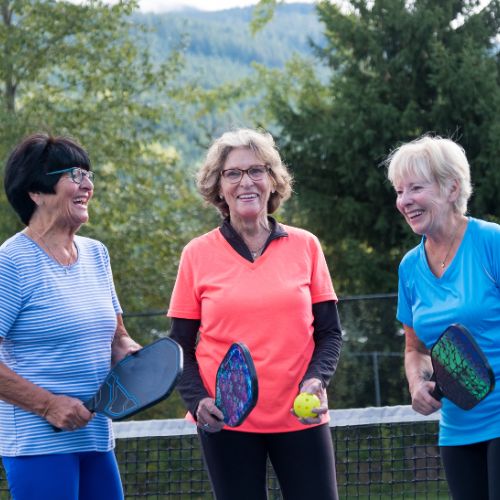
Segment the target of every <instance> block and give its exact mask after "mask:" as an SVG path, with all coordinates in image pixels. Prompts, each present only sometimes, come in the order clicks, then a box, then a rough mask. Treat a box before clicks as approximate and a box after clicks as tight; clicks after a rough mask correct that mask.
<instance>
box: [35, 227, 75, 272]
mask: <svg viewBox="0 0 500 500" xmlns="http://www.w3.org/2000/svg"><path fill="white" fill-rule="evenodd" d="M28 231H30V232H31V233H33V234H34V235H35V236H36V237H37V238H38V239H39V240H40V242H41V243H42V244H43V247H44V248H45V250H46V251H47V253H48V254H49V255H50V256H51V257H52V259H54V260H55V261H56V262H57V263H58V264H59V265H60V266H61V267H62V268H63V269H64V271H65V273H66V274H68V271H69V267H70V266H71V261H72V260H73V257H72V256H71V255H70V257H69V259H68V263H67V264H64V263H63V262H61V261H60V260H59V259H58V258H57V257H56V256H55V255H54V254H53V253H52V251H51V250H50V248H49V246H48V245H47V242H46V241H45V239H44V238H43V236H42V235H41V234H40V233H38V232H37V231H35V230H34V229H33V228H32V227H29V226H28V227H27V228H26V232H28ZM28 236H30V235H29V234H28ZM31 239H33V237H31ZM73 245H74V243H73Z"/></svg>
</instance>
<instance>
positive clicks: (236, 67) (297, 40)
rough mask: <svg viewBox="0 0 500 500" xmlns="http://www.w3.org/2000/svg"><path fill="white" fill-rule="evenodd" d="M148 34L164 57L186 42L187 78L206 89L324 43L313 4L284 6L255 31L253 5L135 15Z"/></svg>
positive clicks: (153, 47) (280, 64) (155, 50)
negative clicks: (312, 44) (252, 29)
mask: <svg viewBox="0 0 500 500" xmlns="http://www.w3.org/2000/svg"><path fill="white" fill-rule="evenodd" d="M134 19H135V20H136V22H137V23H140V24H143V25H144V26H146V27H147V28H148V29H149V30H150V32H149V34H148V35H147V43H148V45H149V47H150V50H151V54H152V56H153V58H156V59H157V60H161V59H162V58H164V56H165V54H167V53H169V52H170V51H171V50H173V49H175V48H176V47H178V46H179V43H180V42H181V40H184V42H185V44H186V46H185V51H184V56H185V64H186V67H185V72H184V77H185V78H186V80H189V81H191V82H192V81H198V82H199V83H200V84H202V85H203V86H206V87H213V86H216V85H220V84H221V83H224V82H227V81H234V80H237V79H240V78H241V77H244V76H248V75H249V74H250V73H251V72H252V67H251V64H252V63H260V64H262V65H264V66H267V67H269V68H282V67H283V66H284V64H285V62H286V61H288V60H289V59H290V58H291V56H292V55H293V54H300V55H301V56H303V57H309V58H312V57H313V51H312V48H311V44H310V40H313V41H314V42H315V43H319V44H320V43H321V40H322V37H323V35H322V29H321V24H320V22H319V20H318V17H317V15H316V12H315V7H314V5H312V4H284V5H280V6H279V7H278V9H277V15H275V16H274V18H273V20H272V21H271V22H270V23H269V24H267V25H266V26H265V27H264V29H262V30H261V31H259V32H258V33H256V34H255V35H252V33H251V31H250V22H251V19H252V7H246V8H234V9H227V10H222V11H215V12H205V11H199V10H194V9H187V10H183V11H178V12H168V13H163V14H152V13H149V14H140V13H138V14H134Z"/></svg>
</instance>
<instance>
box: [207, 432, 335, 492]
mask: <svg viewBox="0 0 500 500" xmlns="http://www.w3.org/2000/svg"><path fill="white" fill-rule="evenodd" d="M198 435H199V437H200V442H201V447H202V450H203V458H204V460H205V466H206V467H207V470H208V475H209V476H210V482H211V483H212V488H213V490H214V493H215V497H216V498H217V500H235V499H238V500H265V499H267V484H266V465H267V457H268V456H269V459H270V460H271V463H272V465H273V468H274V471H275V472H276V476H277V478H278V481H279V483H280V488H281V493H282V495H283V499H284V500H304V499H307V498H310V499H314V500H337V499H338V494H337V480H336V478H335V458H334V454H333V444H332V438H331V433H330V428H329V426H328V424H324V425H319V426H316V427H311V428H308V429H305V430H303V431H296V432H283V433H274V434H260V433H250V432H237V431H226V430H222V431H220V432H217V433H214V434H210V433H208V432H205V431H203V430H200V429H199V430H198Z"/></svg>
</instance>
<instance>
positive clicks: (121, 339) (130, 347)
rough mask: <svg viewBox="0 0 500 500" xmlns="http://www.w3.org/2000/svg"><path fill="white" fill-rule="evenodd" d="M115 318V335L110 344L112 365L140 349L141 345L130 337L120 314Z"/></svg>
mask: <svg viewBox="0 0 500 500" xmlns="http://www.w3.org/2000/svg"><path fill="white" fill-rule="evenodd" d="M116 320H117V323H116V330H115V335H114V337H113V342H112V344H111V365H112V366H114V365H115V364H116V363H118V362H119V361H121V360H122V359H123V358H124V357H125V356H128V355H129V354H132V353H134V352H136V351H138V350H139V349H141V345H140V344H138V343H137V342H136V341H135V340H134V339H132V338H131V337H130V335H129V334H128V332H127V330H126V329H125V325H124V323H123V318H122V315H121V314H117V315H116Z"/></svg>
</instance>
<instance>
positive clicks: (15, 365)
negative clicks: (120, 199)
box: [0, 233, 122, 456]
mask: <svg viewBox="0 0 500 500" xmlns="http://www.w3.org/2000/svg"><path fill="white" fill-rule="evenodd" d="M75 245H76V248H77V250H78V259H77V260H76V262H75V263H74V264H72V265H71V266H62V265H61V264H59V263H57V262H56V261H55V260H54V259H52V258H51V257H50V256H49V255H48V254H47V253H45V251H44V250H42V249H41V248H40V247H39V246H38V245H37V244H36V243H35V242H34V241H33V240H31V239H30V238H28V237H27V236H26V235H24V234H23V233H18V234H16V235H14V236H13V237H11V238H10V239H8V240H7V241H6V242H4V243H3V244H2V246H0V338H1V339H2V342H1V343H0V361H1V362H2V363H4V364H5V365H7V366H8V367H9V368H11V369H12V370H13V371H15V372H16V373H17V374H18V375H20V376H22V377H24V378H26V379H27V380H30V381H31V382H33V383H35V384H37V385H39V386H41V387H43V388H45V389H47V390H49V391H51V392H53V393H55V394H64V395H67V396H72V397H75V398H79V399H81V400H82V401H86V400H88V399H90V398H91V397H92V396H93V394H94V393H95V392H96V391H97V389H98V388H99V386H100V384H101V382H102V381H103V379H104V377H105V376H106V374H107V372H108V370H109V368H110V360H111V342H112V340H113V335H114V332H115V330H116V315H117V314H118V313H121V312H122V311H121V308H120V304H119V302H118V298H117V297H116V292H115V288H114V284H113V277H112V274H111V267H110V264H109V256H108V252H107V250H106V248H105V246H104V245H103V244H102V243H100V242H98V241H96V240H92V239H90V238H84V237H81V236H76V237H75ZM113 447H114V437H113V434H112V429H111V421H110V420H109V419H108V418H106V417H104V416H102V415H96V416H95V418H93V419H92V421H91V422H90V423H89V424H88V425H87V426H86V427H84V428H82V429H79V430H77V431H74V432H58V433H56V432H54V430H53V429H52V427H51V425H50V424H49V423H48V422H47V421H46V420H45V419H43V418H41V417H39V416H37V415H35V414H34V413H31V412H28V411H25V410H23V409H21V408H19V407H17V406H15V405H12V404H8V403H6V402H4V401H0V455H2V456H22V455H41V454H49V453H71V452H75V451H108V450H110V449H112V448H113Z"/></svg>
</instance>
